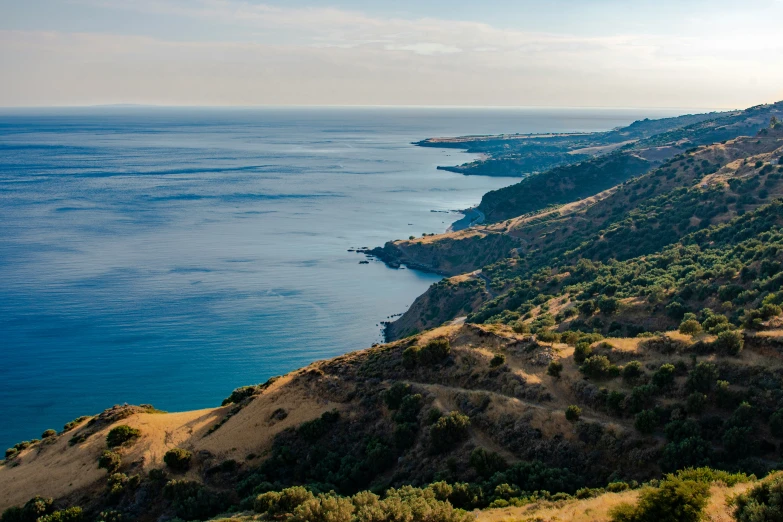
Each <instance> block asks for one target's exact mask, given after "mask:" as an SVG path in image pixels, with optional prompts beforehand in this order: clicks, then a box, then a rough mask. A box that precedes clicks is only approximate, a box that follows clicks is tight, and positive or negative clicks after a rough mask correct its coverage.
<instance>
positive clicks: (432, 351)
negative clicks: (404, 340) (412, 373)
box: [402, 337, 451, 368]
mask: <svg viewBox="0 0 783 522" xmlns="http://www.w3.org/2000/svg"><path fill="white" fill-rule="evenodd" d="M450 353H451V344H450V343H449V340H448V339H446V338H445V337H441V338H439V339H433V340H432V341H430V342H428V343H427V344H425V345H424V346H409V347H408V348H406V349H405V351H403V352H402V363H403V365H404V366H405V367H406V368H413V367H415V366H416V365H417V364H422V365H424V366H430V365H433V364H437V363H439V362H441V361H442V360H443V359H445V358H446V357H448V356H449V354H450Z"/></svg>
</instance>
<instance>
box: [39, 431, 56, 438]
mask: <svg viewBox="0 0 783 522" xmlns="http://www.w3.org/2000/svg"><path fill="white" fill-rule="evenodd" d="M56 435H57V432H56V431H55V430H46V431H45V432H43V433H42V434H41V438H42V439H48V438H51V437H54V436H56Z"/></svg>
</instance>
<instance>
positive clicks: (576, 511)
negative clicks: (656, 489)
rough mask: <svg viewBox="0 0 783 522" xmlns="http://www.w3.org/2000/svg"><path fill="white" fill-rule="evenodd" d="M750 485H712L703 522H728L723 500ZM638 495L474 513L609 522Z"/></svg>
mask: <svg viewBox="0 0 783 522" xmlns="http://www.w3.org/2000/svg"><path fill="white" fill-rule="evenodd" d="M753 485H754V484H753V483H747V484H738V485H736V486H734V487H727V486H724V485H721V484H714V485H713V486H712V487H711V488H710V500H709V503H708V504H707V507H706V508H705V510H704V513H705V521H706V522H731V521H732V520H733V518H732V516H731V510H730V507H729V506H728V505H727V500H728V499H729V498H731V497H733V496H735V495H738V494H740V493H743V492H745V491H747V490H748V489H749V488H751V487H753ZM638 496H639V491H625V492H623V493H605V494H603V495H601V496H598V497H595V498H590V499H585V500H568V501H561V502H538V503H534V504H530V505H528V506H523V507H508V508H502V509H487V510H483V511H475V512H474V513H475V514H476V520H477V521H478V522H521V521H525V520H542V521H544V522H609V521H610V520H611V517H610V512H611V511H612V509H614V508H615V507H617V506H618V505H619V504H622V503H625V502H627V503H634V502H636V500H637V498H638Z"/></svg>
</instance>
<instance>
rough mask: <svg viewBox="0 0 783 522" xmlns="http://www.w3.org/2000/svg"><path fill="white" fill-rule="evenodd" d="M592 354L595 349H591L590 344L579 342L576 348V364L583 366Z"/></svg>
mask: <svg viewBox="0 0 783 522" xmlns="http://www.w3.org/2000/svg"><path fill="white" fill-rule="evenodd" d="M592 354H593V349H592V348H591V347H590V343H589V342H584V341H579V342H578V343H576V347H575V348H574V362H575V363H576V364H582V363H583V362H585V360H586V359H587V358H588V357H590V356H591V355H592Z"/></svg>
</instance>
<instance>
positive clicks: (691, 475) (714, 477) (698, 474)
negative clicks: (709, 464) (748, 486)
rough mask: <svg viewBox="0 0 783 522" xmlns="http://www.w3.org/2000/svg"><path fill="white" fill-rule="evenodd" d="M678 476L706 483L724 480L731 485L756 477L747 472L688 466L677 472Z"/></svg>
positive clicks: (723, 481) (724, 482)
mask: <svg viewBox="0 0 783 522" xmlns="http://www.w3.org/2000/svg"><path fill="white" fill-rule="evenodd" d="M677 477H679V478H681V479H682V480H693V481H696V482H704V483H705V484H712V483H713V482H722V483H723V484H726V485H727V486H729V487H734V486H736V485H737V484H741V483H745V482H750V481H751V480H754V479H755V478H756V477H755V476H753V475H751V476H748V475H746V474H745V473H729V472H728V471H721V470H717V469H712V468H706V467H704V468H688V469H683V470H680V471H678V472H677Z"/></svg>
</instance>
